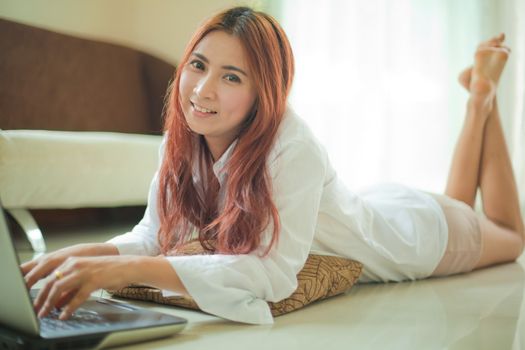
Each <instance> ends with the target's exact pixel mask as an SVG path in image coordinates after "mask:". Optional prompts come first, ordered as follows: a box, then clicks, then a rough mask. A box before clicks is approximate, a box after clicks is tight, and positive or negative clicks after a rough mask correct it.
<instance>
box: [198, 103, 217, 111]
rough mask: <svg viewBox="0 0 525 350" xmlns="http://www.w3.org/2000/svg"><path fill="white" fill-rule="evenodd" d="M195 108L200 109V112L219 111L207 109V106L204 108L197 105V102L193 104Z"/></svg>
mask: <svg viewBox="0 0 525 350" xmlns="http://www.w3.org/2000/svg"><path fill="white" fill-rule="evenodd" d="M193 108H195V110H197V111H199V112H202V113H217V112H215V111H212V110H211V109H207V108H203V107H199V106H197V105H196V104H193Z"/></svg>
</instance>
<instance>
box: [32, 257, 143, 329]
mask: <svg viewBox="0 0 525 350" xmlns="http://www.w3.org/2000/svg"><path fill="white" fill-rule="evenodd" d="M135 261H136V257H133V256H97V257H69V258H67V259H66V260H65V261H64V262H63V263H62V264H61V265H60V266H59V267H58V268H57V269H56V270H55V271H54V272H53V273H51V274H50V275H49V276H47V277H46V281H45V284H44V286H43V288H42V289H41V290H40V291H39V293H38V295H37V297H36V299H35V301H34V307H35V311H36V312H37V314H38V317H45V316H46V315H47V314H48V313H49V312H50V311H51V310H52V309H53V308H54V307H56V308H59V309H60V308H63V309H62V312H61V313H60V316H59V317H60V319H62V320H63V319H67V318H68V317H69V316H70V315H71V314H72V313H73V312H74V311H75V310H76V309H77V308H78V307H79V306H80V305H81V304H82V303H83V302H84V301H86V300H87V299H88V298H89V296H90V295H91V293H93V292H94V291H95V290H97V289H101V288H109V289H118V288H122V287H125V286H127V285H128V284H131V283H133V282H134V279H135V276H134V270H136V269H134V268H133V263H134V262H135Z"/></svg>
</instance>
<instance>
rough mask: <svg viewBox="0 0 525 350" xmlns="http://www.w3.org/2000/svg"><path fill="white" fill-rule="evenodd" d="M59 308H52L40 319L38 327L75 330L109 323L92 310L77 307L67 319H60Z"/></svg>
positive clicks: (53, 329)
mask: <svg viewBox="0 0 525 350" xmlns="http://www.w3.org/2000/svg"><path fill="white" fill-rule="evenodd" d="M60 312H61V310H58V309H54V310H53V311H51V312H50V313H49V315H48V316H46V317H43V318H41V319H40V327H41V328H42V330H45V331H48V332H49V331H52V332H56V331H75V330H82V329H86V328H93V327H97V328H98V327H106V326H109V325H110V323H109V322H107V320H106V319H105V318H104V317H102V316H100V315H99V314H97V313H96V312H94V311H90V310H85V309H82V308H80V309H78V310H77V311H75V312H74V313H73V315H71V317H70V318H69V319H67V320H60V319H58V316H59V315H60Z"/></svg>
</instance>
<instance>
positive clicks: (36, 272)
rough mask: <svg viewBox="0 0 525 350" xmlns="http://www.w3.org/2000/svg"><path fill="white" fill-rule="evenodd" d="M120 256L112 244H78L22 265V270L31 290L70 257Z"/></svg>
mask: <svg viewBox="0 0 525 350" xmlns="http://www.w3.org/2000/svg"><path fill="white" fill-rule="evenodd" d="M118 254H119V252H118V249H117V248H116V247H115V246H114V245H113V244H111V243H87V244H77V245H74V246H70V247H66V248H62V249H59V250H57V251H54V252H51V253H48V254H44V255H42V256H40V257H38V258H37V259H34V260H31V261H27V262H25V263H23V264H22V265H20V269H21V270H22V274H23V275H24V278H25V281H26V284H27V287H28V288H31V287H32V286H33V285H34V284H35V283H36V282H38V281H39V280H41V279H42V278H45V277H47V276H49V274H51V273H53V271H55V269H56V268H57V267H58V266H60V265H61V264H62V263H63V262H64V261H66V259H67V258H69V257H73V256H100V255H118Z"/></svg>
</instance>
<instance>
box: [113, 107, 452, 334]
mask: <svg viewBox="0 0 525 350" xmlns="http://www.w3.org/2000/svg"><path fill="white" fill-rule="evenodd" d="M235 146H236V143H233V144H232V145H231V146H230V147H229V148H228V149H227V151H226V152H225V153H224V154H223V156H222V157H221V158H220V159H219V160H218V161H217V162H216V163H215V164H214V166H213V171H214V173H215V175H216V176H217V178H218V179H219V184H220V185H221V188H220V190H219V201H220V200H221V197H223V196H224V193H225V190H226V189H225V178H226V176H227V174H223V173H222V174H221V172H220V170H221V169H222V168H223V167H224V165H225V163H226V162H227V161H228V159H229V157H230V156H231V153H232V151H233V149H234V147H235ZM160 152H161V156H162V154H163V146H161V151H160ZM268 164H269V170H270V175H271V178H272V181H273V182H272V185H273V200H274V203H275V205H276V206H277V210H278V211H279V217H280V223H281V231H280V234H279V240H278V244H277V245H276V246H274V247H273V248H272V250H271V251H270V253H269V255H267V256H266V257H261V252H263V251H264V250H265V247H266V245H265V244H263V245H262V246H261V247H260V248H259V249H258V250H256V251H254V252H253V253H250V254H243V255H203V256H200V255H197V256H177V257H171V256H168V257H166V259H168V261H169V262H170V263H171V265H172V266H173V268H174V269H175V271H176V272H177V274H178V276H179V277H180V279H181V281H182V283H183V284H184V286H185V287H186V289H187V290H188V292H189V294H190V295H191V296H192V297H193V298H194V300H195V301H196V303H197V304H198V305H199V307H200V308H201V309H202V310H203V311H205V312H208V313H210V314H214V315H217V316H220V317H223V318H226V319H230V320H234V321H239V322H246V323H255V324H269V323H273V318H272V315H271V312H270V309H269V307H268V304H267V301H272V302H277V301H280V300H282V299H284V298H286V297H288V296H289V295H290V294H292V293H293V292H294V291H295V289H296V288H297V278H296V275H297V273H298V272H299V271H300V270H301V269H302V267H303V266H304V263H305V260H306V258H307V257H308V254H309V253H315V254H324V255H336V256H341V257H345V258H350V259H354V260H357V261H360V262H362V263H363V265H364V269H363V274H362V277H361V278H360V281H361V282H370V281H402V280H407V279H408V280H414V279H419V278H425V277H428V276H429V275H430V274H431V273H432V272H433V270H434V269H435V268H436V266H437V264H438V263H439V261H440V259H441V257H442V256H443V254H444V250H445V248H446V244H447V239H448V233H447V231H448V229H447V224H446V221H445V217H444V214H443V212H442V210H441V208H440V206H439V205H438V204H437V202H436V201H435V200H434V199H433V198H432V197H431V196H430V195H428V194H426V193H424V192H420V191H416V190H413V189H410V188H406V187H404V186H400V185H383V186H380V187H375V188H372V189H369V190H367V191H364V192H361V193H359V194H357V193H354V192H352V191H350V190H348V189H347V188H346V187H345V185H344V184H343V183H342V182H341V181H340V180H339V179H338V178H337V175H336V172H335V171H334V169H333V168H332V166H331V165H330V161H329V159H328V156H327V154H326V152H325V150H324V148H323V147H322V146H321V145H320V143H319V142H318V141H317V140H316V138H315V137H314V136H313V134H312V133H311V131H310V129H309V128H308V126H307V125H306V124H305V123H304V122H303V121H302V120H301V119H299V118H298V117H297V116H296V115H295V113H294V112H293V111H291V110H290V109H288V110H287V111H286V113H285V117H284V119H283V121H282V124H281V126H280V128H279V132H278V135H277V139H276V143H275V145H274V147H273V149H272V151H271V154H270V157H269V163H268ZM219 174H220V176H219ZM157 188H158V173H157V174H155V176H154V178H153V181H152V183H151V187H150V190H149V197H148V206H147V208H146V212H145V215H144V218H143V219H142V220H141V221H140V222H139V223H138V224H137V225H136V226H135V227H134V228H133V230H132V231H131V232H128V233H126V234H123V235H120V236H117V237H115V238H113V239H111V240H110V241H109V242H110V243H113V244H114V245H115V246H116V247H117V248H118V250H119V252H120V254H135V255H158V254H159V253H160V250H159V245H158V242H157V232H158V229H159V218H158V214H157V207H156V203H157ZM271 230H272V227H271V225H270V227H269V228H268V229H267V231H266V232H264V233H263V242H269V234H270V233H271ZM163 294H164V295H165V296H168V295H170V294H171V295H173V294H174V293H172V292H170V291H163Z"/></svg>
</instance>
